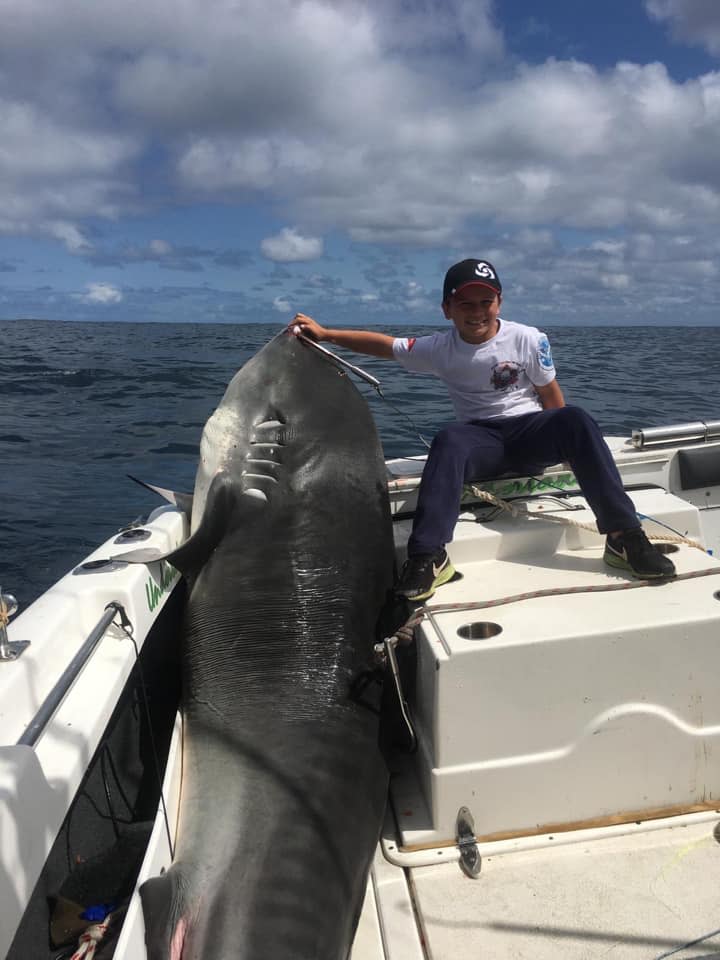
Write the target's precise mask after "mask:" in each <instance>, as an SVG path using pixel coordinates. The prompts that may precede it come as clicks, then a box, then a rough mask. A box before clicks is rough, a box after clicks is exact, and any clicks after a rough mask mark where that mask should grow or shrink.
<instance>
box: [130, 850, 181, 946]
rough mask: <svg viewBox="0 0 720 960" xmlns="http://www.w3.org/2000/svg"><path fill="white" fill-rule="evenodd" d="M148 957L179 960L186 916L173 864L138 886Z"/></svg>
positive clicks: (178, 880)
mask: <svg viewBox="0 0 720 960" xmlns="http://www.w3.org/2000/svg"><path fill="white" fill-rule="evenodd" d="M140 900H141V901H142V910H143V917H144V919H145V946H146V947H147V955H148V960H182V954H183V944H184V941H185V933H186V930H187V920H186V918H185V917H184V916H183V904H182V902H181V900H182V884H181V882H180V879H179V877H178V875H177V870H176V868H175V867H171V868H170V870H168V872H167V873H165V874H164V875H163V876H162V877H153V878H152V879H151V880H146V881H145V883H143V885H142V886H141V887H140Z"/></svg>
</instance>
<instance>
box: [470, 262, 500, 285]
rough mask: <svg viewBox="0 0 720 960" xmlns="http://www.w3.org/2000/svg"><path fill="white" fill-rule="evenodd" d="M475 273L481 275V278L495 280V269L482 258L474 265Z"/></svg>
mask: <svg viewBox="0 0 720 960" xmlns="http://www.w3.org/2000/svg"><path fill="white" fill-rule="evenodd" d="M475 274H476V276H478V277H482V278H483V280H497V277H496V276H495V271H494V270H493V268H492V267H491V266H490V264H489V263H485V261H484V260H481V261H480V263H478V265H477V266H476V267H475Z"/></svg>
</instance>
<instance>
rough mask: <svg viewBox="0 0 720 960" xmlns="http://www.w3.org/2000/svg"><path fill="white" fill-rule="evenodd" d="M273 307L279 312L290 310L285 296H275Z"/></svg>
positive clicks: (288, 311)
mask: <svg viewBox="0 0 720 960" xmlns="http://www.w3.org/2000/svg"><path fill="white" fill-rule="evenodd" d="M273 308H274V309H275V310H277V311H278V312H279V313H290V311H291V310H292V306H291V305H290V301H289V300H288V299H287V298H286V297H275V299H274V300H273Z"/></svg>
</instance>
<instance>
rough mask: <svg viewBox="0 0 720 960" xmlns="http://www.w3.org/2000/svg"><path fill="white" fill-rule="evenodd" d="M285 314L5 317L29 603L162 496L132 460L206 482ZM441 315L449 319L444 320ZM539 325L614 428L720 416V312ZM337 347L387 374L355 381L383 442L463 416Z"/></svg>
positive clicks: (570, 397) (399, 443)
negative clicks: (204, 468) (234, 392)
mask: <svg viewBox="0 0 720 960" xmlns="http://www.w3.org/2000/svg"><path fill="white" fill-rule="evenodd" d="M538 325H539V324H538ZM283 326H284V324H283V323H282V322H280V323H277V324H233V323H216V322H213V323H186V322H178V323H166V322H164V321H148V322H142V321H132V322H122V323H118V322H113V323H108V322H106V321H95V322H89V321H57V320H48V321H43V320H27V321H25V322H22V321H21V322H18V321H17V320H12V321H0V336H1V337H2V338H3V344H4V350H3V352H2V355H0V374H1V376H0V450H1V451H2V468H3V469H2V471H1V472H0V477H1V479H0V494H1V495H2V499H1V502H2V510H0V586H2V588H3V589H4V590H7V591H9V592H11V593H13V594H14V595H16V596H17V598H18V600H19V601H20V604H21V608H22V609H25V608H26V607H27V606H28V604H29V603H31V602H32V600H34V599H35V598H36V597H37V596H39V594H40V593H42V592H43V591H44V590H46V589H47V588H48V587H49V586H50V585H51V584H52V583H53V582H55V581H56V580H57V579H58V578H59V577H60V576H62V575H63V574H64V573H66V572H67V571H68V570H70V569H71V568H72V567H73V566H75V565H76V564H77V563H78V562H79V561H80V560H82V559H83V557H85V556H86V555H87V554H88V553H89V552H90V551H91V550H93V549H94V548H95V547H96V546H97V545H98V544H99V543H101V542H102V541H104V540H106V539H108V538H109V537H110V536H112V535H114V534H115V533H116V532H117V530H118V529H119V528H120V527H122V526H124V525H126V524H127V523H129V522H130V521H132V520H135V519H136V518H137V517H139V516H144V515H147V514H148V513H149V512H150V511H151V510H152V509H153V508H154V507H155V506H157V503H158V501H157V500H156V498H154V497H153V495H152V494H150V493H149V492H148V491H146V490H143V489H141V488H140V487H139V486H137V485H136V484H134V483H132V482H131V481H130V480H128V479H127V474H128V473H131V474H133V475H134V476H138V477H140V478H142V479H144V480H147V481H149V482H151V483H156V484H158V485H160V486H164V487H170V488H172V489H176V490H192V489H193V485H194V478H195V471H196V467H197V460H198V448H199V441H200V435H201V433H202V429H203V426H204V424H205V421H206V420H207V418H208V417H209V416H210V414H211V413H212V411H213V410H214V408H215V407H216V405H217V404H218V402H219V401H220V399H221V397H222V395H223V393H224V390H225V387H226V385H227V383H228V382H229V380H230V379H231V377H232V376H233V374H234V373H235V372H236V370H237V369H238V368H239V367H240V366H241V365H242V364H243V363H244V362H245V361H246V360H248V359H249V358H250V357H251V356H252V355H253V354H254V353H255V352H257V350H258V349H260V347H262V346H263V344H264V343H265V342H267V340H269V339H270V338H271V337H272V336H274V335H275V334H276V333H277V332H279V330H281V329H282V328H283ZM338 326H339V324H338ZM374 328H375V329H384V330H386V331H387V332H392V329H391V328H390V327H389V326H387V327H386V326H385V325H383V326H382V327H378V326H377V325H375V327H374ZM433 328H434V329H442V328H443V321H442V319H441V320H440V321H439V322H438V323H437V324H433V325H432V326H431V327H430V329H433ZM395 329H396V330H397V327H395ZM406 329H407V327H404V328H403V332H405V330H406ZM541 329H543V330H544V331H545V332H546V333H547V334H548V336H549V338H550V342H551V345H552V350H553V357H554V360H555V365H556V369H557V374H558V380H559V382H560V384H561V386H562V388H563V391H564V393H565V397H566V400H567V402H568V403H574V404H577V405H579V406H582V407H584V408H585V409H586V410H588V411H589V412H590V413H591V414H592V415H593V416H594V417H595V419H596V420H597V421H598V422H599V424H600V426H601V427H602V429H603V431H604V432H605V433H606V434H608V435H613V436H629V435H630V432H631V430H632V429H634V428H644V427H651V426H660V425H663V424H671V423H683V422H687V421H691V420H705V419H708V420H709V419H712V420H720V390H718V387H720V333H715V332H713V333H712V334H710V335H708V330H712V331H714V330H715V328H714V327H712V326H687V327H682V329H679V328H678V326H674V327H673V328H672V331H668V329H667V328H665V327H650V326H632V325H628V326H618V325H614V326H610V325H606V326H566V325H558V326H551V325H547V326H541ZM333 349H336V348H333ZM337 352H338V353H341V354H342V355H343V356H345V357H347V358H348V359H350V360H351V361H352V362H353V363H354V364H356V365H357V366H359V367H361V368H363V369H365V370H367V371H368V373H371V374H372V375H373V376H375V377H377V378H378V379H379V380H380V381H381V384H382V389H383V393H384V395H385V396H386V398H387V401H383V400H382V399H380V398H379V397H378V396H377V394H376V393H375V392H374V391H373V390H372V389H371V388H370V387H369V386H368V385H367V384H365V383H363V382H362V381H356V383H357V385H358V389H359V390H360V391H361V392H362V393H363V394H364V395H365V396H367V398H368V402H369V404H370V407H371V410H372V413H373V416H374V418H375V422H376V424H377V427H378V432H379V434H380V438H381V441H382V444H383V449H384V452H385V456H386V457H388V458H389V457H398V456H403V455H411V454H413V455H414V454H420V453H423V452H424V451H425V447H424V446H423V443H422V441H421V439H420V438H419V435H420V434H421V435H422V436H424V437H426V438H428V439H429V438H431V437H432V436H433V434H434V433H435V432H436V430H437V429H438V428H439V426H440V425H441V424H443V423H447V422H448V421H450V420H452V419H453V414H452V409H451V407H450V403H449V400H448V398H447V394H446V393H445V390H444V388H443V386H442V384H441V383H440V382H439V381H438V380H436V379H435V378H433V377H431V376H427V375H413V374H409V373H407V372H406V371H405V370H403V369H402V368H401V367H400V366H399V365H398V364H396V363H394V362H392V361H387V360H380V359H377V358H373V357H365V356H361V355H358V354H354V353H350V352H348V351H342V350H338V351H337Z"/></svg>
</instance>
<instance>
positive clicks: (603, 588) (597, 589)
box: [421, 567, 720, 614]
mask: <svg viewBox="0 0 720 960" xmlns="http://www.w3.org/2000/svg"><path fill="white" fill-rule="evenodd" d="M718 574H720V567H710V568H708V569H706V570H693V571H691V572H690V573H678V574H677V575H676V576H674V577H672V578H668V579H662V580H623V582H622V583H602V584H596V585H594V586H591V585H587V586H583V587H548V588H546V589H544V590H531V591H529V592H528V593H516V594H513V595H512V596H510V597H497V598H496V599H495V600H470V601H468V602H466V603H440V604H437V605H433V606H430V607H422V608H421V610H422V611H428V612H429V613H432V614H436V613H453V612H458V611H462V610H485V609H486V608H488V607H501V606H503V605H504V604H506V603H516V602H517V601H518V600H535V599H536V598H537V597H559V596H563V595H564V594H570V593H607V592H608V591H610V590H634V589H637V588H638V587H647V586H656V585H657V586H660V585H661V584H667V583H675V582H676V581H677V580H694V579H696V578H697V577H711V576H717V575H718Z"/></svg>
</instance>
